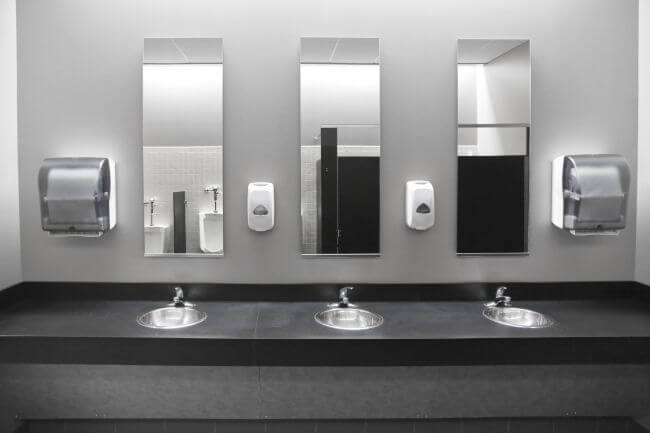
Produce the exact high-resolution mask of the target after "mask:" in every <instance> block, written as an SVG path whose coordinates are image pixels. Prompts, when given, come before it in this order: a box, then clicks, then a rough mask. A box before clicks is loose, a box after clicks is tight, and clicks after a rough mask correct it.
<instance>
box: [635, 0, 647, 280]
mask: <svg viewBox="0 0 650 433" xmlns="http://www.w3.org/2000/svg"><path fill="white" fill-rule="evenodd" d="M649 165H650V0H639V179H638V184H639V197H638V204H637V206H638V213H637V215H638V216H637V220H638V223H637V235H636V276H635V277H636V280H637V281H640V282H642V283H645V284H650V171H649V170H648V166H649Z"/></svg>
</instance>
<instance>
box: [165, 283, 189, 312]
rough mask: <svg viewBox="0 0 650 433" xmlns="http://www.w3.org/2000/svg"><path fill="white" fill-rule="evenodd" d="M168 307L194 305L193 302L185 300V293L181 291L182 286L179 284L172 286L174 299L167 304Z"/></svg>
mask: <svg viewBox="0 0 650 433" xmlns="http://www.w3.org/2000/svg"><path fill="white" fill-rule="evenodd" d="M169 306H170V307H179V308H183V307H194V306H195V305H194V304H190V303H189V302H185V293H183V288H182V287H180V286H176V287H174V299H172V302H171V303H170V304H169Z"/></svg>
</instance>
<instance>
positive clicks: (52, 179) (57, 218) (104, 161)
mask: <svg viewBox="0 0 650 433" xmlns="http://www.w3.org/2000/svg"><path fill="white" fill-rule="evenodd" d="M38 189H39V197H40V204H41V225H42V228H43V230H45V231H47V232H49V233H50V234H52V235H63V236H101V235H102V234H104V233H105V232H107V231H108V230H111V229H112V228H113V227H115V224H116V222H117V221H116V194H115V163H114V162H113V161H112V160H111V159H109V158H47V159H45V160H44V161H43V164H42V165H41V168H40V170H39V172H38Z"/></svg>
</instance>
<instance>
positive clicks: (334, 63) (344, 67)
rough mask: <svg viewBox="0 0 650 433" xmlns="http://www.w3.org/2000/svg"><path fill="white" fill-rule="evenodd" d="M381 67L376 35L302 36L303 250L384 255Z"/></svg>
mask: <svg viewBox="0 0 650 433" xmlns="http://www.w3.org/2000/svg"><path fill="white" fill-rule="evenodd" d="M379 68H380V65H379V39H376V38H303V39H301V44H300V129H301V133H300V158H301V164H300V166H301V167H300V174H301V201H300V214H301V220H302V253H303V254H304V255H379V166H380V164H379V161H380V92H379V89H380V86H379V83H380V69H379Z"/></svg>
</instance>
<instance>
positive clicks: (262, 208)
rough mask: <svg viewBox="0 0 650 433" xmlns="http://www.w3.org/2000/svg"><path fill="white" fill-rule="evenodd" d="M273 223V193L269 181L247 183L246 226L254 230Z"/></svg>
mask: <svg viewBox="0 0 650 433" xmlns="http://www.w3.org/2000/svg"><path fill="white" fill-rule="evenodd" d="M274 225H275V193H274V189H273V184H272V183H270V182H253V183H249V184H248V228H250V229H251V230H253V231H256V232H265V231H267V230H271V229H272V228H273V226H274Z"/></svg>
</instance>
